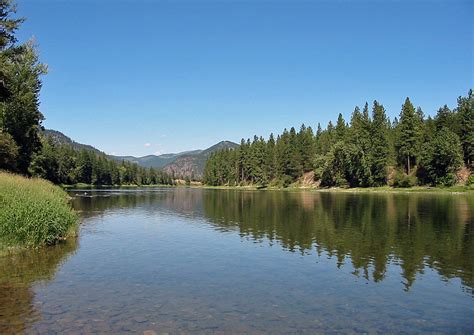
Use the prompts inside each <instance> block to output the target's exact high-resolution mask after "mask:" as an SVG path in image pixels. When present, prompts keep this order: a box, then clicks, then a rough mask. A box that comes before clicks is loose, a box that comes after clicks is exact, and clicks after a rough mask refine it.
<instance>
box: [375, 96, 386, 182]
mask: <svg viewBox="0 0 474 335" xmlns="http://www.w3.org/2000/svg"><path fill="white" fill-rule="evenodd" d="M387 125H388V123H387V116H386V114H385V108H384V107H383V106H382V105H381V104H379V103H378V102H377V101H376V100H375V101H374V105H373V109H372V131H371V140H372V145H371V164H372V168H371V172H372V181H373V185H375V186H382V185H385V184H386V182H387V164H388V155H389V146H388V137H387V132H388V129H387Z"/></svg>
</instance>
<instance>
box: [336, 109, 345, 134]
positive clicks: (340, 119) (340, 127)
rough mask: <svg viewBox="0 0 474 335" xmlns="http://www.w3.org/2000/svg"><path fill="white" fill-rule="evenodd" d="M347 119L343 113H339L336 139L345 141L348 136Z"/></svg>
mask: <svg viewBox="0 0 474 335" xmlns="http://www.w3.org/2000/svg"><path fill="white" fill-rule="evenodd" d="M346 128H347V126H346V121H344V118H343V117H342V114H341V113H339V116H338V117H337V123H336V141H344V140H345V138H346Z"/></svg>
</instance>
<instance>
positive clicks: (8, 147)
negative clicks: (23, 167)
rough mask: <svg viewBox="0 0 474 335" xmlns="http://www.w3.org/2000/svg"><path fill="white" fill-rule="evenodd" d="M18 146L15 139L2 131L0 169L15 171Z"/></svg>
mask: <svg viewBox="0 0 474 335" xmlns="http://www.w3.org/2000/svg"><path fill="white" fill-rule="evenodd" d="M17 158H18V146H17V145H16V143H15V140H14V139H13V137H12V136H11V135H10V134H8V133H4V132H3V131H1V130H0V169H4V170H10V171H15V170H16V162H17Z"/></svg>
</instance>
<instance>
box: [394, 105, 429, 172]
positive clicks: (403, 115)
mask: <svg viewBox="0 0 474 335" xmlns="http://www.w3.org/2000/svg"><path fill="white" fill-rule="evenodd" d="M422 122H423V121H422V120H420V118H419V115H417V114H416V112H415V107H413V104H412V103H411V101H410V99H409V98H406V100H405V103H404V104H403V106H402V111H401V112H400V121H399V123H398V126H397V129H396V130H397V138H396V142H395V147H396V151H397V159H398V163H399V164H400V166H404V167H405V168H406V171H407V173H408V174H410V169H411V168H412V167H413V166H414V165H415V164H416V161H417V158H418V153H419V152H420V145H421V139H422V130H421V125H422Z"/></svg>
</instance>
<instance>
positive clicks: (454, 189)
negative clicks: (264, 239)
mask: <svg viewBox="0 0 474 335" xmlns="http://www.w3.org/2000/svg"><path fill="white" fill-rule="evenodd" d="M195 187H196V188H205V189H223V190H249V191H309V192H337V193H471V192H472V193H473V194H474V188H473V187H472V186H464V185H456V186H451V187H430V186H413V187H410V188H398V187H390V186H380V187H355V188H340V187H330V188H317V187H304V186H303V187H301V186H289V187H286V188H282V187H260V186H253V185H248V186H208V185H202V186H195Z"/></svg>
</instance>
